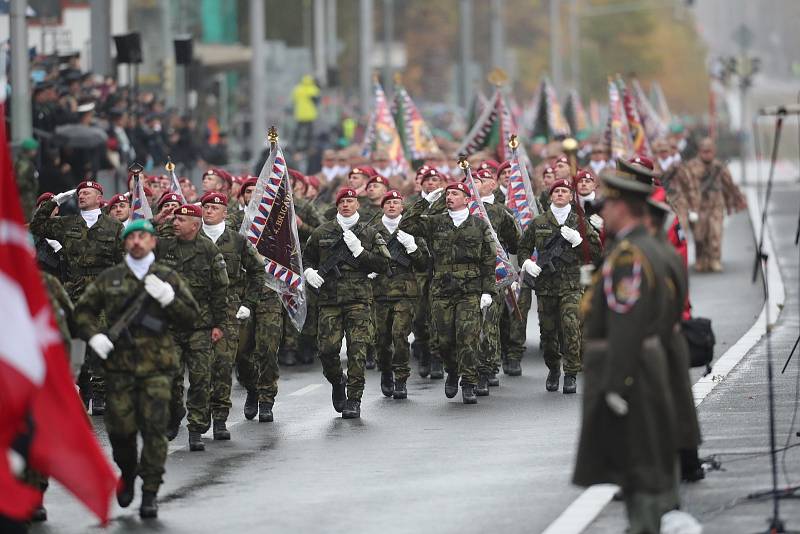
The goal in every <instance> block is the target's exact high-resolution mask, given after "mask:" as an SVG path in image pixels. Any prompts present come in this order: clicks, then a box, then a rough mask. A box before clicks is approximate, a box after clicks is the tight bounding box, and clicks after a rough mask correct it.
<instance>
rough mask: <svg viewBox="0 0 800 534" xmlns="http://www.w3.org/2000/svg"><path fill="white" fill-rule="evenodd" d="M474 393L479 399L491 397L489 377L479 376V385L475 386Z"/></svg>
mask: <svg viewBox="0 0 800 534" xmlns="http://www.w3.org/2000/svg"><path fill="white" fill-rule="evenodd" d="M474 391H475V395H477V396H478V397H488V396H489V377H488V376H487V375H480V376H478V385H477V386H475V388H474Z"/></svg>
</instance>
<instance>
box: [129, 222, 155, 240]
mask: <svg viewBox="0 0 800 534" xmlns="http://www.w3.org/2000/svg"><path fill="white" fill-rule="evenodd" d="M133 232H148V233H151V234H153V235H156V229H155V227H154V226H153V223H151V222H150V221H148V220H147V219H136V220H135V221H131V222H130V223H129V224H128V226H126V227H125V229H124V230H123V231H122V239H125V238H126V237H128V236H129V235H130V234H132V233H133Z"/></svg>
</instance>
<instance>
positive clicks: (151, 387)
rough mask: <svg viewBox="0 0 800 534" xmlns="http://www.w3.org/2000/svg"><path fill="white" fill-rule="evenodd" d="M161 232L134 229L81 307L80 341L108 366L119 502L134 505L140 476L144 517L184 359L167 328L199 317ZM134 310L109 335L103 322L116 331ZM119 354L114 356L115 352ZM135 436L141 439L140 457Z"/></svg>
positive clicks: (151, 503) (144, 226)
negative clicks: (166, 258) (159, 257)
mask: <svg viewBox="0 0 800 534" xmlns="http://www.w3.org/2000/svg"><path fill="white" fill-rule="evenodd" d="M155 233H156V230H155V228H154V227H153V225H152V223H151V222H150V221H147V220H144V219H140V220H137V221H133V222H132V223H130V224H129V225H128V226H127V228H126V229H125V231H124V232H123V233H122V239H123V240H124V243H125V250H126V251H127V254H126V255H125V259H124V262H122V263H120V264H118V265H115V266H114V267H111V268H109V269H106V270H105V271H103V272H102V273H101V274H100V275H99V276H98V277H97V279H96V280H95V281H94V282H92V283H91V284H89V287H87V288H86V291H85V292H84V293H83V295H82V296H81V298H80V300H78V303H77V305H76V308H75V322H76V324H77V326H78V330H79V332H80V335H81V337H82V338H84V339H86V340H88V342H89V346H90V347H91V348H92V349H93V350H94V351H95V353H97V355H98V356H99V357H100V358H101V359H102V360H103V364H104V366H105V370H106V384H107V394H106V398H107V401H108V403H107V406H108V410H107V411H106V414H105V423H106V430H107V431H108V437H109V441H110V442H111V447H112V449H113V451H114V461H115V462H116V463H117V465H118V466H119V468H120V470H121V471H122V483H121V486H120V488H119V489H118V491H117V501H118V502H119V505H120V506H122V507H126V506H128V505H129V504H130V503H131V501H133V496H134V482H135V480H136V475H137V474H138V475H139V476H141V477H142V481H143V482H142V503H141V508H140V509H139V514H140V515H141V516H142V517H143V518H152V517H156V516H157V515H158V505H157V503H156V494H157V492H158V488H159V486H160V485H161V482H162V476H163V475H164V462H165V461H166V459H167V437H166V430H167V421H168V419H169V399H170V395H171V393H170V390H171V387H172V376H173V375H174V374H175V373H176V372H177V370H178V357H177V355H176V354H175V345H174V344H173V341H172V338H171V337H170V336H169V335H166V327H167V325H170V324H172V325H174V324H178V323H186V322H191V321H193V320H194V319H195V317H196V316H197V314H198V312H199V310H198V307H197V302H196V301H195V300H194V298H193V297H192V294H191V292H190V291H189V288H188V287H187V285H186V283H185V282H184V281H183V279H182V278H181V277H180V276H179V275H178V273H176V272H175V271H174V270H172V269H170V268H169V267H166V266H164V265H162V264H161V263H159V262H156V261H155V255H154V254H153V250H154V249H155V247H156V237H155ZM132 306H135V307H136V309H138V310H139V311H138V312H137V313H135V314H133V318H132V319H129V320H128V321H127V323H126V324H123V325H122V326H123V327H124V332H123V334H122V335H121V336H120V337H119V338H117V339H114V340H112V339H110V338H109V335H107V334H106V333H104V329H103V325H102V324H101V322H100V321H99V319H98V317H100V315H101V314H105V316H106V317H107V318H108V322H109V324H111V325H112V329H115V328H116V327H117V325H119V321H120V318H121V317H122V316H123V315H125V314H126V313H127V312H128V311H129V310H130V309H131V307H132ZM112 351H113V352H112ZM137 432H138V433H139V434H141V436H142V453H141V458H137V444H136V439H137V437H136V435H137Z"/></svg>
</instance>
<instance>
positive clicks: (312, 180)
mask: <svg viewBox="0 0 800 534" xmlns="http://www.w3.org/2000/svg"><path fill="white" fill-rule="evenodd" d="M306 185H309V186H311V187H313V188H314V189H317V190H319V187H320V183H319V178H317V177H316V176H313V175H312V176H306Z"/></svg>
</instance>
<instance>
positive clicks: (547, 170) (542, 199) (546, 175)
mask: <svg viewBox="0 0 800 534" xmlns="http://www.w3.org/2000/svg"><path fill="white" fill-rule="evenodd" d="M555 181H556V170H555V169H554V168H553V167H551V166H549V165H546V166H545V167H544V168H543V169H542V184H544V189H542V192H541V194H540V195H539V205H541V206H542V209H543V210H546V209H548V208H549V207H550V186H551V185H553V182H555Z"/></svg>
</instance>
